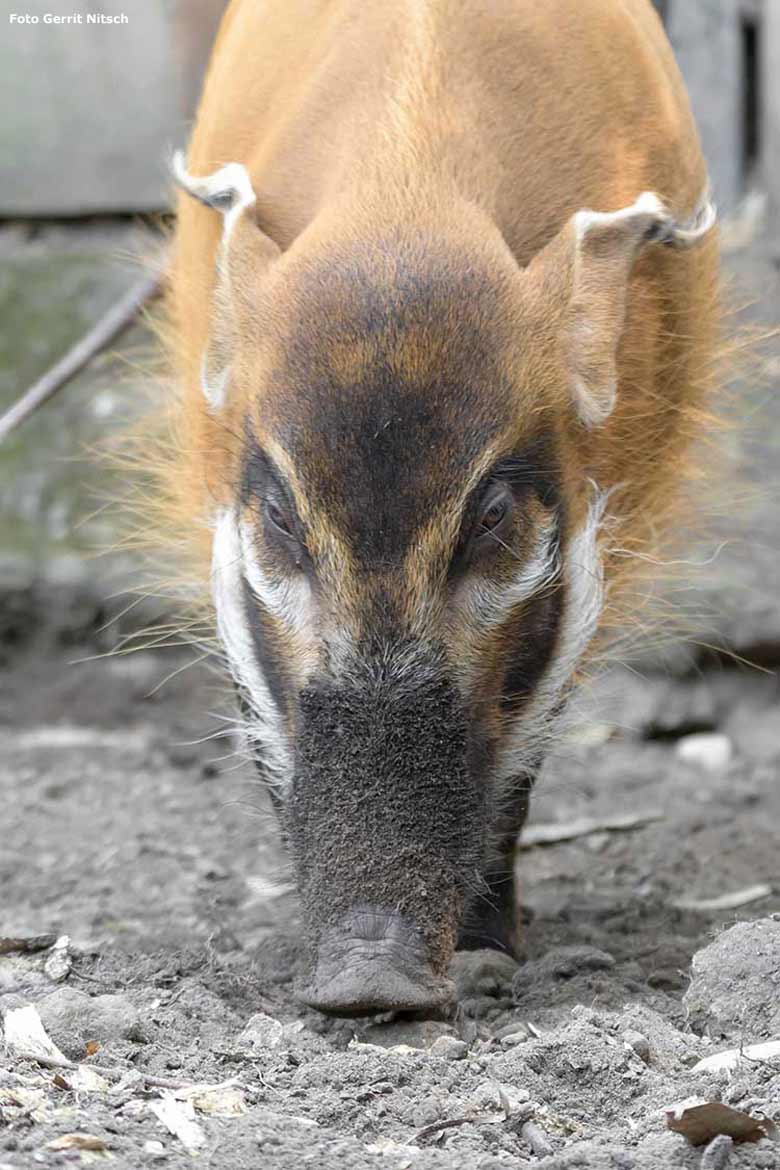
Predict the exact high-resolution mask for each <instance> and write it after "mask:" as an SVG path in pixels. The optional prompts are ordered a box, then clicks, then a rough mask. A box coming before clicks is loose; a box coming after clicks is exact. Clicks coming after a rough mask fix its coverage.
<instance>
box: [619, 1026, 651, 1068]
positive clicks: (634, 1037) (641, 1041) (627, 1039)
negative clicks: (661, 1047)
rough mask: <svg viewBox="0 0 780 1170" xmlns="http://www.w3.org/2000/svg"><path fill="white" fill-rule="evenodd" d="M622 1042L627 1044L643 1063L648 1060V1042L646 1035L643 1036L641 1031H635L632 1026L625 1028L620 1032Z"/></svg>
mask: <svg viewBox="0 0 780 1170" xmlns="http://www.w3.org/2000/svg"><path fill="white" fill-rule="evenodd" d="M622 1040H623V1043H624V1044H627V1045H628V1047H629V1048H631V1049H632V1050H633V1051H634V1052H635V1053H636V1054H637V1056H638V1057H639V1059H640V1060H643V1061H644V1062H645V1064H647V1062H648V1061H649V1060H650V1042H649V1040H648V1039H647V1036H643V1035H642V1033H641V1032H635V1031H634V1029H633V1028H628V1029H626V1031H625V1032H623V1034H622Z"/></svg>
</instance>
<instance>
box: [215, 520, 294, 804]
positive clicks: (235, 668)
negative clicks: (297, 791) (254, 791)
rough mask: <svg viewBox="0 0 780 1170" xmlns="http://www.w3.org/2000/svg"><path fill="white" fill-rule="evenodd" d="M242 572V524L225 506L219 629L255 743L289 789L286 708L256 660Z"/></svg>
mask: <svg viewBox="0 0 780 1170" xmlns="http://www.w3.org/2000/svg"><path fill="white" fill-rule="evenodd" d="M243 577H244V566H243V560H242V550H241V538H240V534H239V529H238V524H237V522H236V517H235V513H234V511H233V509H232V508H225V509H223V510H222V511H221V512H220V513H219V515H218V516H217V520H216V523H215V525H214V545H213V558H212V569H211V584H212V595H213V598H214V608H215V610H216V615H217V634H218V635H219V638H220V641H221V642H222V645H223V646H224V648H225V653H226V655H227V660H228V665H229V666H230V669H231V672H232V674H233V677H234V678H235V680H236V682H237V683H238V685H239V686H241V687H242V688H243V689H244V691H245V692H246V694H247V697H248V698H249V701H250V706H251V714H250V715H249V717H248V718H247V720H246V722H245V725H244V726H245V731H246V735H247V737H248V739H249V741H250V743H251V746H252V749H253V751H255V752H256V753H257V755H258V756H259V757H260V759H261V760H262V762H263V765H264V767H265V770H266V773H267V776H268V780H269V783H271V784H273V785H274V787H276V788H278V789H285V788H287V787H288V785H289V783H290V781H291V778H292V770H293V758H292V752H291V749H290V745H289V742H288V739H287V734H286V732H285V729H284V721H283V719H282V714H281V712H280V711H279V708H278V707H277V705H276V703H275V702H274V700H273V697H272V695H271V692H270V690H269V688H268V684H267V683H266V681H265V678H264V676H263V672H262V670H261V669H260V666H259V664H258V662H257V657H256V654H255V648H254V645H253V642H252V635H251V633H250V631H249V628H248V622H247V616H246V612H245V608H244V596H243V592H244V591H243Z"/></svg>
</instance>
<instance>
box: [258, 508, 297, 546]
mask: <svg viewBox="0 0 780 1170" xmlns="http://www.w3.org/2000/svg"><path fill="white" fill-rule="evenodd" d="M265 514H266V516H267V517H268V520H269V523H270V524H271V527H272V528H275V529H276V531H277V532H278V533H280V535H281V536H284V537H286V539H287V540H294V539H295V533H294V531H293V523H292V520H291V519H290V517H289V516H287V515H285V513H284V512H283V511H282V509H281V508H280V507H279V506H278V504H274V503H273V501H272V500H268V501H267V502H266V505H265Z"/></svg>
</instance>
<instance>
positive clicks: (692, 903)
mask: <svg viewBox="0 0 780 1170" xmlns="http://www.w3.org/2000/svg"><path fill="white" fill-rule="evenodd" d="M771 893H772V887H771V886H768V885H766V883H765V882H761V883H759V884H758V885H755V886H746V887H745V888H744V889H743V890H734V892H733V893H731V894H720V895H719V897H717V898H678V899H677V901H676V902H672V905H673V906H676V907H677V909H678V910H701V911H703V912H705V913H706V912H707V911H709V910H737V909H738V908H739V907H740V906H749V905H750V903H751V902H759V901H760V900H761V899H762V898H768V897H769V895H770V894H771Z"/></svg>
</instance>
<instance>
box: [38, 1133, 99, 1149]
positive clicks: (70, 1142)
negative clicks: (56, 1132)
mask: <svg viewBox="0 0 780 1170" xmlns="http://www.w3.org/2000/svg"><path fill="white" fill-rule="evenodd" d="M46 1149H47V1150H107V1149H108V1145H107V1143H106V1142H105V1141H104V1140H103V1138H100V1137H97V1136H96V1135H95V1134H94V1133H64V1134H63V1135H62V1136H61V1137H58V1138H53V1139H52V1141H50V1142H47V1143H46Z"/></svg>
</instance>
